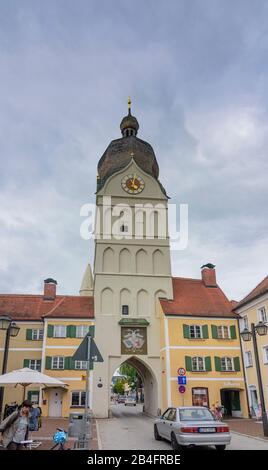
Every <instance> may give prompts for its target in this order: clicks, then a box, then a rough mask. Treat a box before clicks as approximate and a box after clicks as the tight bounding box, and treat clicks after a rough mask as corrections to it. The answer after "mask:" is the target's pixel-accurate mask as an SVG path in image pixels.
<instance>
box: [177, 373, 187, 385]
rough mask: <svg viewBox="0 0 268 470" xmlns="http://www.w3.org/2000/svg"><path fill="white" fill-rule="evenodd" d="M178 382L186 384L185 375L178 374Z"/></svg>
mask: <svg viewBox="0 0 268 470" xmlns="http://www.w3.org/2000/svg"><path fill="white" fill-rule="evenodd" d="M178 384H179V385H186V384H187V379H186V376H185V375H179V377H178Z"/></svg>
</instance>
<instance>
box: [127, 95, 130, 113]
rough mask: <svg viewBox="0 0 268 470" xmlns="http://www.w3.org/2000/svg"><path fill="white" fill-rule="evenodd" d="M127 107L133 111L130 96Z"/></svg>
mask: <svg viewBox="0 0 268 470" xmlns="http://www.w3.org/2000/svg"><path fill="white" fill-rule="evenodd" d="M127 107H128V110H129V111H130V110H131V98H130V96H129V97H128V100H127Z"/></svg>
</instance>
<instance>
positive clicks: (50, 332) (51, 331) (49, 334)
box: [47, 325, 54, 338]
mask: <svg viewBox="0 0 268 470" xmlns="http://www.w3.org/2000/svg"><path fill="white" fill-rule="evenodd" d="M53 336H54V326H53V325H48V327H47V337H48V338H53Z"/></svg>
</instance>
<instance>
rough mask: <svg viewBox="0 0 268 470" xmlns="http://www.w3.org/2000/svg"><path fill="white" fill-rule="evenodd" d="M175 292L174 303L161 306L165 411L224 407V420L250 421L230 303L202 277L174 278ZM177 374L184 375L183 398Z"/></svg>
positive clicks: (238, 344)
mask: <svg viewBox="0 0 268 470" xmlns="http://www.w3.org/2000/svg"><path fill="white" fill-rule="evenodd" d="M173 287H174V300H173V301H167V300H164V299H162V300H161V302H160V303H161V306H160V315H161V346H160V352H161V364H162V371H161V373H162V401H163V409H165V408H167V407H169V406H192V405H202V406H208V407H210V408H212V407H213V406H214V405H216V404H222V405H223V407H224V410H225V415H226V416H232V417H248V405H247V394H246V387H245V381H244V372H243V361H242V356H241V347H240V339H239V322H238V317H237V315H235V314H234V313H233V312H232V305H231V303H230V302H229V301H228V300H227V299H226V297H225V296H224V294H223V293H222V291H221V290H220V288H219V287H218V286H216V285H214V286H211V287H210V286H206V285H205V284H204V276H203V279H202V280H191V279H183V278H174V279H173ZM213 311H214V312H213ZM202 312H204V313H202ZM205 313H206V314H205ZM179 369H184V370H185V376H186V385H185V392H184V393H180V391H179V387H180V384H179V383H178V376H179ZM180 372H181V371H180Z"/></svg>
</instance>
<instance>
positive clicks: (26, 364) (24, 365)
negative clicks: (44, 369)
mask: <svg viewBox="0 0 268 470" xmlns="http://www.w3.org/2000/svg"><path fill="white" fill-rule="evenodd" d="M29 365H30V359H23V367H29Z"/></svg>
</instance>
